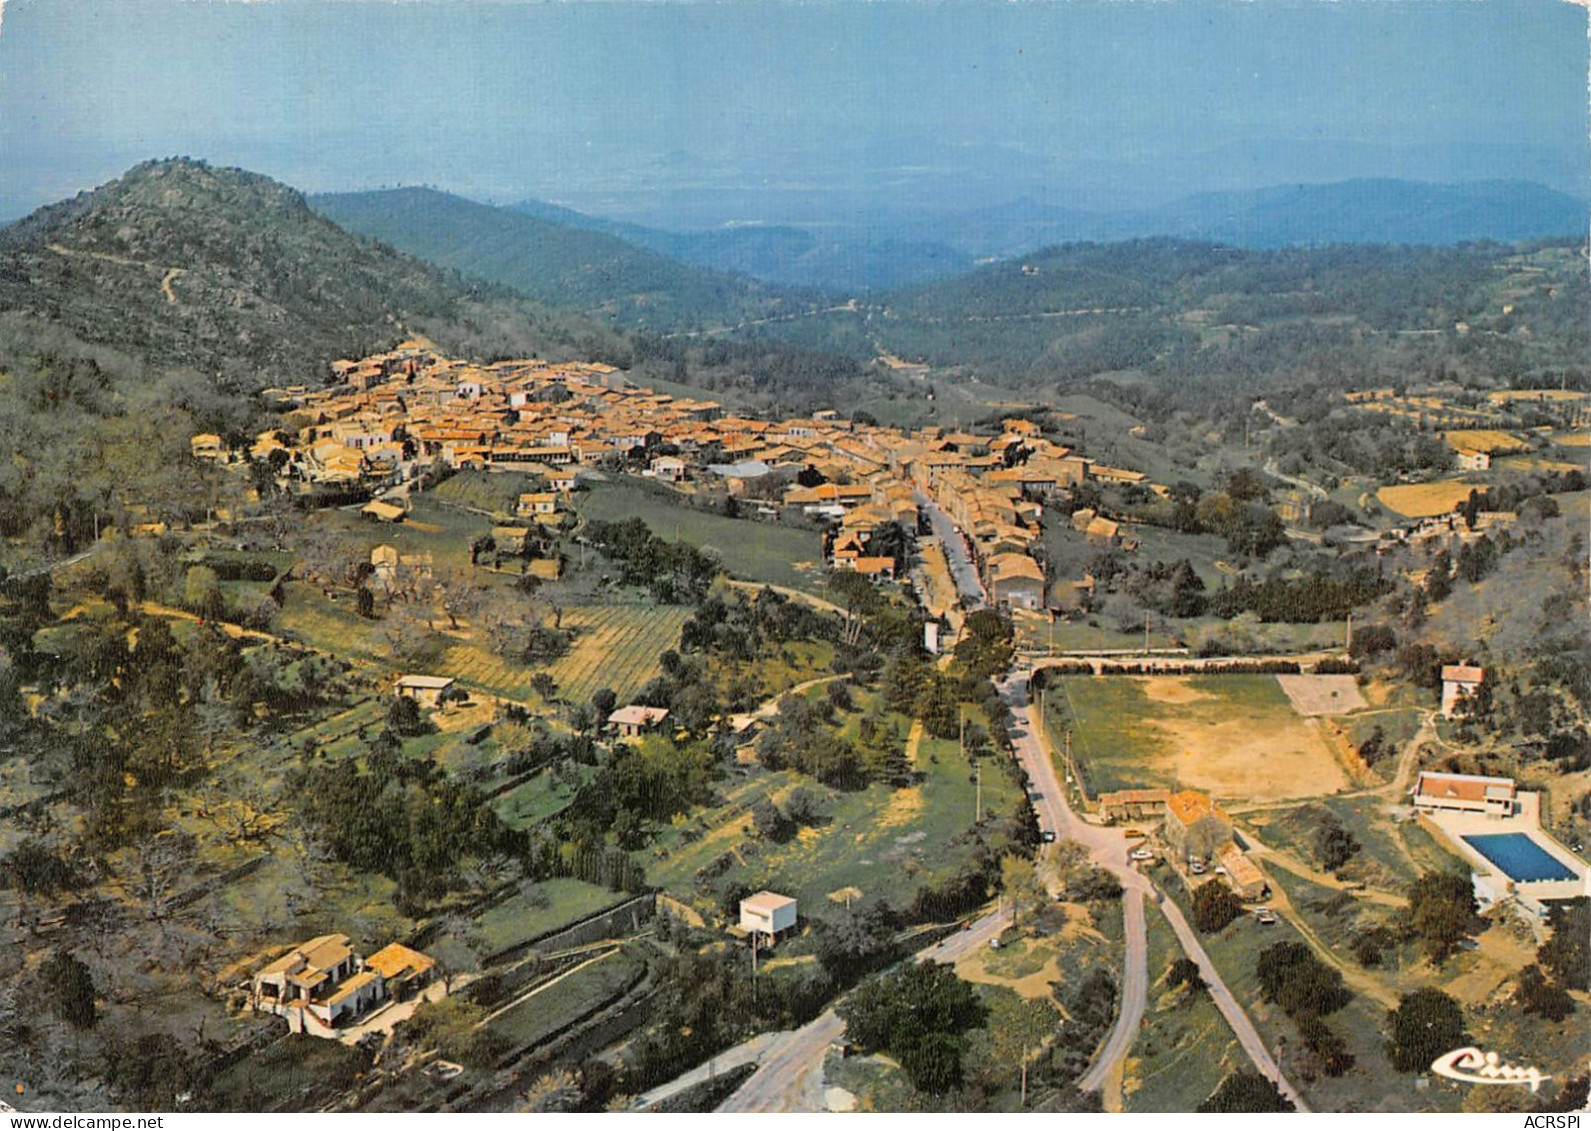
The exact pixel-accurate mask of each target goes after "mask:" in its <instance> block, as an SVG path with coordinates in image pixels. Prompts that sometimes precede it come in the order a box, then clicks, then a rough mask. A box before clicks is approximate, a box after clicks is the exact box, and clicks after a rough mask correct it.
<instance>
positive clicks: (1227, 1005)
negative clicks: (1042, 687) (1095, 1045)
mask: <svg viewBox="0 0 1591 1131" xmlns="http://www.w3.org/2000/svg"><path fill="white" fill-rule="evenodd" d="M999 688H1000V694H1001V696H1002V697H1003V698H1004V699H1005V701H1006V703H1007V704H1008V705H1010V707H1011V709H1012V711H1013V712H1014V714H1015V715H1016V719H1015V722H1014V724H1013V725H1012V728H1011V737H1012V740H1013V741H1014V743H1015V745H1016V751H1017V757H1018V758H1019V759H1020V760H1021V762H1022V766H1023V768H1024V769H1026V770H1027V772H1028V777H1029V778H1030V779H1031V780H1032V782H1033V788H1034V790H1035V792H1036V796H1035V797H1034V799H1033V808H1034V809H1035V811H1036V812H1037V813H1038V818H1039V825H1040V827H1042V828H1044V829H1046V830H1052V831H1054V833H1055V835H1056V838H1057V839H1058V840H1075V841H1077V842H1078V843H1079V844H1081V845H1082V846H1083V847H1084V848H1085V849H1087V850H1088V855H1089V858H1090V859H1091V860H1092V861H1093V862H1094V863H1095V864H1097V865H1098V866H1099V867H1101V868H1105V869H1107V870H1108V871H1110V872H1111V873H1113V874H1114V875H1115V876H1116V878H1117V879H1119V880H1120V881H1121V885H1122V888H1123V892H1124V894H1123V902H1124V911H1125V916H1124V918H1125V921H1126V925H1127V929H1126V934H1127V947H1126V959H1125V967H1124V970H1125V973H1124V975H1123V978H1122V995H1121V1012H1120V1013H1119V1014H1118V1016H1117V1019H1116V1026H1115V1028H1114V1029H1113V1030H1112V1031H1111V1034H1110V1037H1109V1038H1108V1039H1107V1040H1106V1042H1105V1047H1104V1049H1103V1050H1101V1052H1100V1055H1099V1057H1098V1059H1097V1060H1096V1062H1095V1064H1094V1066H1093V1067H1092V1068H1090V1069H1089V1071H1088V1073H1087V1074H1086V1075H1085V1076H1084V1077H1083V1079H1082V1080H1081V1081H1080V1082H1079V1086H1081V1087H1083V1088H1085V1089H1089V1088H1093V1087H1098V1086H1099V1084H1100V1083H1101V1082H1102V1081H1104V1080H1105V1078H1106V1077H1107V1076H1108V1075H1109V1074H1110V1072H1111V1070H1112V1069H1113V1068H1115V1066H1116V1064H1117V1063H1118V1062H1119V1061H1120V1060H1121V1059H1122V1058H1123V1057H1125V1056H1126V1054H1127V1052H1128V1050H1129V1049H1130V1048H1131V1047H1132V1042H1133V1038H1134V1037H1136V1036H1137V1033H1138V1027H1139V1023H1140V1021H1141V1020H1142V1018H1143V1014H1144V1006H1145V1003H1146V1001H1147V994H1148V981H1149V978H1148V969H1147V964H1148V946H1147V941H1146V938H1145V931H1144V923H1143V919H1142V912H1143V897H1144V896H1146V895H1147V896H1148V897H1150V898H1151V899H1153V900H1154V902H1155V905H1156V906H1157V907H1159V908H1160V911H1161V913H1162V914H1163V915H1165V917H1166V920H1167V922H1169V923H1170V924H1171V929H1172V931H1173V932H1174V933H1175V934H1176V936H1177V941H1178V942H1179V943H1181V944H1182V949H1183V951H1184V952H1186V954H1187V955H1188V957H1189V958H1191V959H1193V961H1194V962H1196V963H1197V964H1198V966H1199V972H1200V974H1202V975H1203V977H1204V981H1205V984H1206V985H1207V986H1208V987H1209V991H1210V1000H1211V1001H1213V1002H1214V1003H1215V1006H1216V1008H1217V1009H1219V1010H1220V1011H1221V1015H1222V1016H1223V1017H1225V1018H1226V1021H1227V1024H1228V1025H1230V1026H1231V1028H1232V1032H1233V1034H1234V1035H1235V1036H1236V1037H1237V1040H1238V1044H1239V1045H1241V1046H1242V1048H1243V1051H1244V1052H1245V1053H1247V1054H1248V1058H1249V1059H1250V1060H1251V1061H1253V1062H1254V1067H1255V1068H1257V1069H1259V1071H1260V1072H1262V1073H1263V1074H1264V1075H1266V1076H1268V1077H1269V1078H1270V1079H1271V1080H1272V1081H1274V1082H1275V1084H1276V1086H1277V1087H1278V1088H1280V1089H1281V1092H1282V1094H1283V1095H1284V1096H1286V1097H1287V1098H1288V1099H1289V1100H1291V1101H1292V1102H1293V1105H1294V1106H1295V1107H1296V1108H1297V1109H1298V1110H1299V1111H1308V1110H1309V1107H1308V1105H1306V1104H1305V1103H1304V1099H1303V1097H1302V1096H1301V1095H1299V1094H1298V1090H1297V1089H1296V1088H1294V1087H1293V1086H1292V1084H1291V1083H1289V1082H1288V1080H1287V1078H1286V1077H1285V1076H1283V1075H1282V1070H1281V1068H1280V1066H1278V1065H1277V1063H1276V1061H1275V1059H1274V1058H1273V1057H1272V1056H1271V1054H1270V1050H1269V1049H1267V1048H1266V1047H1265V1041H1264V1039H1263V1038H1261V1037H1260V1035H1259V1032H1258V1031H1257V1030H1256V1029H1255V1028H1254V1023H1253V1022H1252V1021H1250V1020H1249V1017H1248V1014H1247V1013H1245V1012H1244V1011H1243V1007H1242V1006H1241V1005H1239V1004H1238V1002H1237V999H1236V998H1235V997H1233V996H1232V991H1231V990H1230V989H1228V988H1227V985H1226V983H1225V982H1223V981H1222V980H1221V975H1220V973H1219V971H1217V970H1216V968H1215V964H1214V963H1213V962H1211V961H1210V956H1209V955H1208V954H1207V953H1206V952H1205V949H1204V947H1203V946H1202V945H1201V944H1200V942H1199V939H1198V936H1197V935H1195V934H1194V932H1193V928H1192V927H1191V926H1189V925H1188V921H1187V919H1186V918H1185V917H1184V916H1183V914H1182V911H1181V909H1180V908H1179V907H1178V906H1177V905H1176V904H1175V903H1174V902H1172V901H1171V900H1168V899H1166V898H1164V896H1163V895H1162V894H1161V892H1160V891H1159V889H1157V888H1156V887H1155V885H1154V884H1153V883H1152V882H1151V881H1150V880H1149V878H1148V877H1147V876H1145V875H1143V874H1142V873H1140V872H1139V871H1138V870H1137V869H1136V868H1134V867H1133V866H1132V863H1131V861H1129V860H1128V858H1127V838H1126V837H1125V836H1123V835H1122V833H1121V831H1120V830H1118V829H1111V828H1102V827H1100V826H1097V825H1090V824H1088V823H1087V822H1085V821H1083V820H1082V819H1080V818H1079V817H1078V816H1077V814H1075V813H1074V812H1073V811H1072V807H1071V805H1070V804H1068V802H1067V800H1066V794H1065V792H1064V791H1063V789H1062V787H1061V783H1060V780H1059V778H1058V777H1057V776H1056V773H1055V763H1054V760H1053V759H1052V758H1051V756H1050V752H1049V751H1048V749H1046V740H1045V739H1043V738H1042V737H1041V734H1040V722H1039V719H1038V716H1037V712H1036V711H1035V710H1034V709H1033V704H1032V702H1031V701H1030V699H1029V696H1028V677H1027V672H1026V671H1025V670H1023V669H1017V670H1015V671H1013V672H1012V674H1011V675H1009V676H1007V677H1006V679H1005V680H1003V681H1002V682H1001V683H1000V684H999ZM1135 904H1136V906H1137V912H1136V919H1137V922H1136V926H1135V923H1134V919H1135V912H1134V905H1135ZM1135 935H1136V938H1135V937H1134V936H1135Z"/></svg>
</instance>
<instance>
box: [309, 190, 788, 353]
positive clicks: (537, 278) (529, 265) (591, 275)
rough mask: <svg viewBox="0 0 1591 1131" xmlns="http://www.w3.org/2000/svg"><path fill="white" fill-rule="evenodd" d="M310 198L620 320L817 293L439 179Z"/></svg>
mask: <svg viewBox="0 0 1591 1131" xmlns="http://www.w3.org/2000/svg"><path fill="white" fill-rule="evenodd" d="M311 203H312V205H313V206H314V208H315V209H316V210H317V211H319V212H320V213H321V214H322V215H324V216H327V217H329V218H330V219H331V220H333V221H335V222H336V223H338V224H340V225H342V226H343V227H345V228H347V229H349V230H350V231H354V232H359V233H361V234H363V235H366V236H370V237H372V238H374V239H378V240H381V241H382V242H384V243H387V244H390V245H392V246H393V247H396V248H399V249H400V250H402V251H405V252H408V253H409V254H411V255H415V256H418V257H420V258H421V259H424V260H426V261H428V262H430V263H434V264H437V265H438V266H441V267H446V268H451V269H455V270H458V271H460V272H463V273H465V274H467V275H470V276H472V277H475V278H479V279H484V280H486V281H488V282H494V283H501V284H503V285H505V286H508V287H512V288H513V289H514V290H516V291H518V292H519V293H520V294H523V295H527V296H529V297H530V298H533V299H536V300H537V301H539V302H544V303H546V304H548V305H549V306H556V307H564V308H570V309H574V310H580V311H584V312H587V313H589V314H591V315H593V316H595V317H600V318H604V319H607V320H609V321H611V322H613V323H614V324H615V325H619V326H642V327H649V328H653V329H657V328H662V329H670V330H673V329H682V328H691V327H701V326H709V327H712V326H722V325H725V324H733V323H736V322H741V321H745V320H748V319H754V318H765V317H770V316H774V315H778V314H781V313H787V312H789V311H790V310H792V309H802V308H804V307H806V306H810V305H814V304H816V302H817V301H818V300H817V298H816V297H815V296H813V295H807V294H802V293H799V292H791V291H786V290H784V289H781V288H777V287H771V286H768V285H766V284H763V283H758V282H755V281H753V280H751V279H746V278H741V277H737V276H734V275H730V274H727V273H725V272H723V271H709V270H704V269H703V268H700V267H692V266H688V265H686V264H684V263H681V262H679V261H677V260H675V259H671V258H669V257H668V256H666V255H661V254H658V253H657V252H656V251H652V250H648V249H647V248H645V247H643V246H637V245H636V244H635V243H631V242H626V241H625V240H622V239H619V238H617V237H616V236H613V235H609V234H607V233H605V232H602V231H597V230H595V229H593V228H589V227H577V226H571V225H568V224H563V223H555V222H552V221H550V220H545V219H541V218H539V217H536V216H532V215H529V214H527V213H523V212H517V211H511V210H508V209H503V208H493V207H491V206H489V205H485V204H477V203H475V202H474V201H470V200H465V199H463V198H462V197H457V196H452V195H449V194H448V193H443V192H437V191H435V190H432V189H421V188H405V189H393V190H390V191H386V192H364V193H338V194H329V195H325V196H317V197H315V198H314V199H313V200H312V201H311Z"/></svg>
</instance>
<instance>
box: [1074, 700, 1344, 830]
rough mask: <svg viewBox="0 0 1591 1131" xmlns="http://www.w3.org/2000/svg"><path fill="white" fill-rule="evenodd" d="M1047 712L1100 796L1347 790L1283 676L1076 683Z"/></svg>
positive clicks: (1248, 795) (1256, 795)
mask: <svg viewBox="0 0 1591 1131" xmlns="http://www.w3.org/2000/svg"><path fill="white" fill-rule="evenodd" d="M1045 710H1046V714H1047V719H1048V722H1049V725H1050V728H1051V731H1052V733H1053V734H1054V735H1055V736H1056V737H1057V738H1059V737H1060V735H1061V733H1062V731H1063V730H1064V729H1065V728H1067V727H1070V728H1071V730H1072V751H1073V757H1074V758H1075V760H1076V761H1077V762H1078V764H1079V765H1080V766H1081V767H1082V769H1083V773H1084V775H1085V776H1086V777H1087V778H1088V781H1089V785H1090V788H1091V790H1092V792H1094V793H1099V792H1102V791H1105V790H1112V789H1126V788H1135V787H1140V786H1164V787H1167V788H1191V789H1200V790H1204V791H1206V792H1209V793H1211V794H1213V795H1214V796H1216V797H1217V798H1233V799H1242V800H1276V799H1281V798H1288V797H1309V796H1316V795H1319V794H1325V793H1330V792H1332V791H1333V790H1335V789H1337V788H1339V787H1341V786H1342V785H1344V784H1345V783H1346V780H1347V779H1346V777H1345V775H1344V773H1343V771H1342V769H1341V767H1340V766H1339V765H1338V764H1337V762H1336V760H1335V758H1334V757H1333V755H1332V753H1331V750H1330V748H1329V747H1328V746H1327V745H1326V744H1325V740H1324V739H1323V738H1322V737H1321V736H1320V734H1319V732H1318V731H1317V730H1316V729H1315V726H1316V724H1314V723H1311V722H1309V721H1306V720H1304V719H1301V718H1299V717H1298V715H1297V714H1295V713H1294V711H1293V708H1292V704H1291V703H1290V702H1289V701H1288V699H1287V696H1286V695H1285V694H1284V693H1283V692H1282V689H1281V687H1280V685H1278V684H1277V682H1276V679H1275V677H1273V676H1268V675H1225V676H1153V677H1135V676H1068V677H1064V678H1061V679H1057V680H1055V681H1054V682H1053V683H1052V684H1051V685H1050V687H1049V689H1048V690H1047V691H1046V694H1045Z"/></svg>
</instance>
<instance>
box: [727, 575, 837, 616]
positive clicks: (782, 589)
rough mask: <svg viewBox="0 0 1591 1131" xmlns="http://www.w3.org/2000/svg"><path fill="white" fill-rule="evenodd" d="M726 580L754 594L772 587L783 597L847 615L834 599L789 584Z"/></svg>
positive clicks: (729, 583) (735, 586)
mask: <svg viewBox="0 0 1591 1131" xmlns="http://www.w3.org/2000/svg"><path fill="white" fill-rule="evenodd" d="M726 582H727V584H728V585H729V587H730V588H731V589H743V590H745V591H746V592H748V593H753V594H755V593H759V592H761V591H762V590H764V589H772V590H773V591H774V592H775V593H777V594H779V595H780V596H781V597H788V598H790V599H791V600H792V601H800V602H802V603H804V604H807V605H811V606H812V607H813V608H814V609H821V610H823V611H824V612H826V613H839V614H840V615H841V616H842V617H843V616H845V615H846V613H845V610H844V609H842V608H841V607H840V606H839V605H836V604H835V603H834V602H833V601H826V600H824V599H823V598H822V597H818V596H816V595H814V594H812V593H806V592H803V591H802V590H800V589H791V588H790V587H789V586H788V585H770V584H768V583H767V582H762V581H736V580H734V579H733V578H727V579H726Z"/></svg>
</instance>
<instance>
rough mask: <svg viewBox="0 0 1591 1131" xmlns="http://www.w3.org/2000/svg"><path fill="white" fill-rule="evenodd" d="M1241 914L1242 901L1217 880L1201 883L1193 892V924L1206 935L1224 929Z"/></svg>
mask: <svg viewBox="0 0 1591 1131" xmlns="http://www.w3.org/2000/svg"><path fill="white" fill-rule="evenodd" d="M1241 914H1243V903H1242V901H1241V900H1239V899H1238V897H1237V896H1236V895H1234V894H1232V889H1231V888H1229V887H1227V886H1226V885H1225V884H1223V883H1221V882H1220V881H1219V880H1212V881H1210V882H1209V883H1206V884H1201V885H1200V886H1199V889H1198V890H1197V891H1195V892H1194V893H1193V925H1194V926H1195V927H1197V928H1199V930H1200V931H1202V932H1204V933H1205V934H1207V935H1213V934H1214V933H1215V932H1216V931H1220V930H1224V929H1225V928H1226V926H1227V924H1228V923H1231V922H1232V921H1233V920H1234V919H1236V918H1237V917H1238V916H1239V915H1241Z"/></svg>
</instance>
